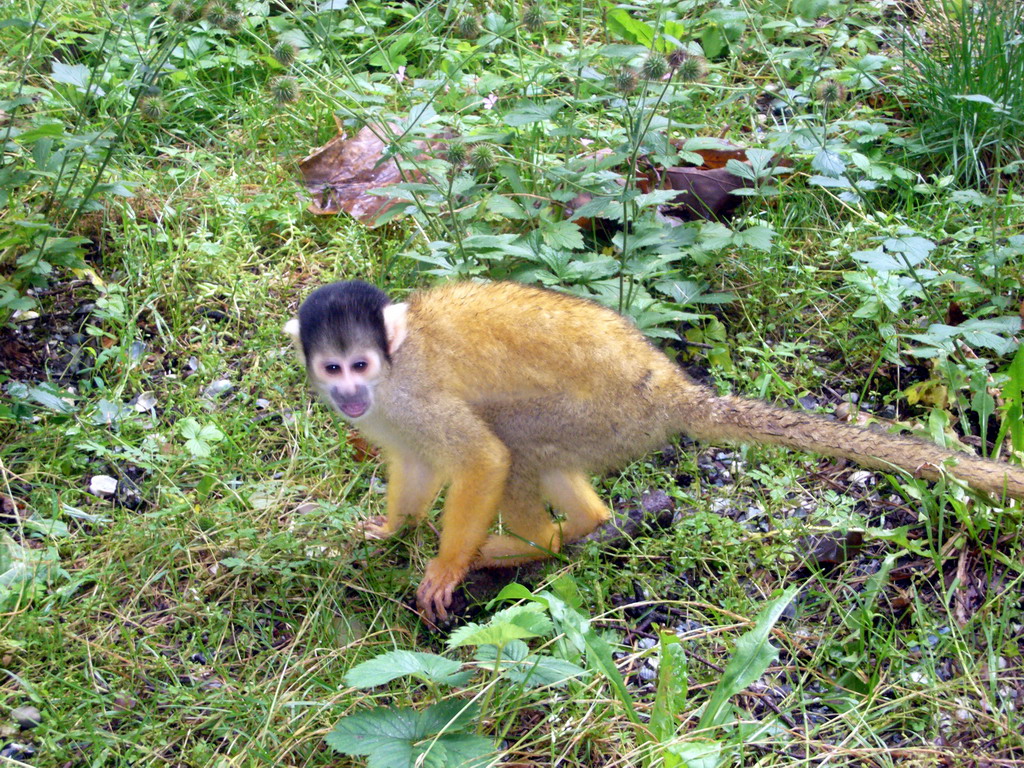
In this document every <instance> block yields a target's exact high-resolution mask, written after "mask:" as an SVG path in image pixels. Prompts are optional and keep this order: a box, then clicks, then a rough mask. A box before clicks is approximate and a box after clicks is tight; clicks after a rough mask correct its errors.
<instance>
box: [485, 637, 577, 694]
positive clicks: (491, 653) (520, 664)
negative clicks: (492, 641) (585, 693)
mask: <svg viewBox="0 0 1024 768" xmlns="http://www.w3.org/2000/svg"><path fill="white" fill-rule="evenodd" d="M474 658H475V659H476V660H477V661H479V662H481V663H482V664H483V665H484V666H485V667H487V668H488V669H493V668H494V663H495V661H496V660H497V658H498V647H497V646H496V645H482V646H480V648H478V649H477V652H476V655H475V657H474ZM498 665H499V669H500V670H501V672H502V674H504V675H505V676H506V677H507V678H508V679H509V680H511V681H513V682H515V683H519V684H521V685H524V686H526V687H527V688H536V687H538V686H542V685H552V686H560V685H564V684H565V682H566V681H567V680H570V679H571V678H574V677H580V676H582V675H585V674H587V671H586V670H585V669H583V668H582V667H578V666H576V665H575V664H571V663H569V662H568V661H563V660H562V659H556V658H554V657H553V656H550V655H548V654H531V653H530V649H529V647H528V646H527V645H526V643H524V642H523V641H522V640H513V641H511V642H510V643H509V644H508V645H506V646H505V647H504V648H503V649H502V653H501V661H500V662H498Z"/></svg>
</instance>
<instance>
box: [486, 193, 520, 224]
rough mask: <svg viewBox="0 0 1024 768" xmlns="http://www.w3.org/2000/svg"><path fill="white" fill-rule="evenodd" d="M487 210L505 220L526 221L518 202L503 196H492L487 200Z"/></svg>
mask: <svg viewBox="0 0 1024 768" xmlns="http://www.w3.org/2000/svg"><path fill="white" fill-rule="evenodd" d="M486 207H487V210H488V211H489V212H490V213H496V214H498V215H499V216H504V217H505V218H506V219H527V218H530V214H528V213H527V212H526V211H525V210H524V209H523V206H521V205H520V204H519V203H518V202H516V201H515V200H513V199H512V198H510V197H506V196H505V195H492V196H491V197H489V198H488V199H487V204H486Z"/></svg>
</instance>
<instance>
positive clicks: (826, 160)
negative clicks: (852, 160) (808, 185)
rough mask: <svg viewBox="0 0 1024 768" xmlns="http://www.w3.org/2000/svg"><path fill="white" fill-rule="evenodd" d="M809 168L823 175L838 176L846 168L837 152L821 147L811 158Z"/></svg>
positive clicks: (844, 162)
mask: <svg viewBox="0 0 1024 768" xmlns="http://www.w3.org/2000/svg"><path fill="white" fill-rule="evenodd" d="M811 168H813V169H814V170H816V171H817V172H818V173H822V174H824V175H825V176H831V177H832V178H839V177H840V176H842V175H843V171H845V170H846V161H844V160H843V158H842V156H840V155H839V153H837V152H833V151H832V150H829V149H822V150H819V151H818V154H816V155H815V156H814V159H813V160H811Z"/></svg>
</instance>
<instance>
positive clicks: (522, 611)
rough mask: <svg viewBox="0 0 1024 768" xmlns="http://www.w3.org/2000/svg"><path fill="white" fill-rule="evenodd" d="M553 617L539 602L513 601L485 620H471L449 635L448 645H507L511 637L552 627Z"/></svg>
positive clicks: (536, 633)
mask: <svg viewBox="0 0 1024 768" xmlns="http://www.w3.org/2000/svg"><path fill="white" fill-rule="evenodd" d="M551 628H552V624H551V620H550V619H549V618H548V617H547V616H545V615H544V614H543V608H541V606H539V605H536V604H529V605H514V606H512V607H511V608H506V609H505V610H503V611H498V612H497V613H496V614H494V616H492V617H491V619H490V620H489V621H488V622H487V623H486V624H483V625H481V624H476V623H472V622H471V623H469V624H466V625H465V626H464V627H459V628H458V629H456V630H455V631H454V632H452V634H451V636H450V637H449V638H448V647H449V648H459V647H461V646H464V645H505V644H506V643H508V642H510V641H512V640H521V639H525V638H528V637H540V636H542V635H546V634H548V633H549V632H550V631H551Z"/></svg>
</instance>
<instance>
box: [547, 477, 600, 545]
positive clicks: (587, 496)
mask: <svg viewBox="0 0 1024 768" xmlns="http://www.w3.org/2000/svg"><path fill="white" fill-rule="evenodd" d="M540 482H541V493H543V494H544V498H545V499H547V500H548V502H550V504H551V506H552V507H554V508H555V509H556V510H558V511H559V512H561V513H562V514H563V515H565V522H564V523H563V524H562V540H563V541H576V540H577V539H582V538H583V537H584V536H586V535H587V534H589V533H592V532H593V531H594V529H596V528H597V527H598V526H599V525H603V524H604V523H606V522H608V519H609V518H610V517H611V511H610V510H609V509H608V505H607V504H605V503H604V502H603V501H602V500H601V497H600V496H598V495H597V491H595V490H594V486H592V485H591V484H590V480H589V479H588V478H587V476H586V475H585V474H584V473H583V472H578V471H574V470H560V471H557V472H549V473H547V474H545V475H544V476H543V477H541V481H540Z"/></svg>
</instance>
